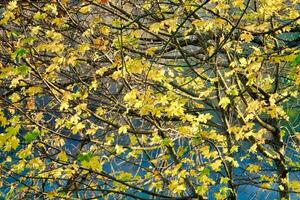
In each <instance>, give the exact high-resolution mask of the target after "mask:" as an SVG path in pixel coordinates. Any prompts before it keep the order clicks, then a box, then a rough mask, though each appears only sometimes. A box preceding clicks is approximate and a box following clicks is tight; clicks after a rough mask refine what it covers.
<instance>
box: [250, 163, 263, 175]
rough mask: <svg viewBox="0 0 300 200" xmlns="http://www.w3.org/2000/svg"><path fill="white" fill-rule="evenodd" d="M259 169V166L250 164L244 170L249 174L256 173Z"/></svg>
mask: <svg viewBox="0 0 300 200" xmlns="http://www.w3.org/2000/svg"><path fill="white" fill-rule="evenodd" d="M260 169H261V167H260V166H259V165H253V164H250V165H249V166H248V167H247V168H246V170H247V171H249V172H250V173H257V172H259V170H260Z"/></svg>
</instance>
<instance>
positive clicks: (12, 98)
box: [9, 93, 21, 103]
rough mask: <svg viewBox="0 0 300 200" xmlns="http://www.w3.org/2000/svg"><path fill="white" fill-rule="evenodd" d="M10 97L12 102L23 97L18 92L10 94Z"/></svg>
mask: <svg viewBox="0 0 300 200" xmlns="http://www.w3.org/2000/svg"><path fill="white" fill-rule="evenodd" d="M9 99H10V100H11V102H13V103H16V102H18V101H19V100H20V99H21V97H20V95H19V94H18V93H13V94H12V95H10V97H9Z"/></svg>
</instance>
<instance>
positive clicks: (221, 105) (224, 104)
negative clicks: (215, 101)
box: [219, 97, 230, 109]
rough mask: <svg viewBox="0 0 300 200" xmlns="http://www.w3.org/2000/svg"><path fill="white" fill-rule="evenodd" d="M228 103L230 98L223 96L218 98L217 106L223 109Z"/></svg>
mask: <svg viewBox="0 0 300 200" xmlns="http://www.w3.org/2000/svg"><path fill="white" fill-rule="evenodd" d="M229 104H230V99H229V98H228V97H223V98H221V99H220V102H219V106H220V107H221V108H223V109H225V108H226V107H227V106H228V105H229Z"/></svg>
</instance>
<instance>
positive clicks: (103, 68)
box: [96, 67, 108, 76]
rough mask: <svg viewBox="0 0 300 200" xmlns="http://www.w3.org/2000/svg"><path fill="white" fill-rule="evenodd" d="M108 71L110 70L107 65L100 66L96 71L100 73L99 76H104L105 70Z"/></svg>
mask: <svg viewBox="0 0 300 200" xmlns="http://www.w3.org/2000/svg"><path fill="white" fill-rule="evenodd" d="M107 71H108V68H107V67H102V68H100V69H98V70H97V71H96V74H97V75H99V76H103V74H104V73H105V72H107Z"/></svg>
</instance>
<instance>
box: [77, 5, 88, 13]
mask: <svg viewBox="0 0 300 200" xmlns="http://www.w3.org/2000/svg"><path fill="white" fill-rule="evenodd" d="M90 11H91V6H90V5H88V6H83V7H82V8H80V10H79V12H81V13H82V14H87V13H89V12H90Z"/></svg>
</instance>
